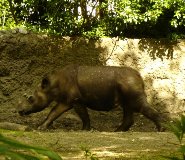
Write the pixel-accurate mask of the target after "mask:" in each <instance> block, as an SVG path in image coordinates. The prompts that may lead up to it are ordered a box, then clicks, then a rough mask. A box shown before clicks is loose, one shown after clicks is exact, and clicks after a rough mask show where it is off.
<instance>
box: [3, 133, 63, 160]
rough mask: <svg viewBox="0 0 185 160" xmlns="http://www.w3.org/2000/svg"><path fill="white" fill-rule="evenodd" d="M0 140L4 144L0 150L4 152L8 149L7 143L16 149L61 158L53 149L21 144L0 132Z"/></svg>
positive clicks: (54, 158) (57, 159) (56, 158)
mask: <svg viewBox="0 0 185 160" xmlns="http://www.w3.org/2000/svg"><path fill="white" fill-rule="evenodd" d="M0 142H3V143H4V144H5V145H4V146H3V147H2V148H0V152H3V151H4V152H5V153H6V152H7V151H8V150H9V149H7V147H6V145H7V146H10V147H11V148H12V149H17V150H20V149H24V150H29V151H32V150H34V151H35V152H37V153H39V154H42V155H45V156H48V157H49V158H50V159H52V160H61V159H62V158H61V157H60V156H59V155H58V154H56V153H55V152H53V151H50V150H48V149H44V148H41V147H36V146H30V145H26V144H22V143H20V142H18V141H15V140H12V139H10V138H7V137H4V136H3V135H1V134H0ZM7 153H8V152H7Z"/></svg>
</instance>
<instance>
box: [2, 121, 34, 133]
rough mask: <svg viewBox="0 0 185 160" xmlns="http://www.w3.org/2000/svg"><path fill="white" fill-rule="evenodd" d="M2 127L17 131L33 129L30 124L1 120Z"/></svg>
mask: <svg viewBox="0 0 185 160" xmlns="http://www.w3.org/2000/svg"><path fill="white" fill-rule="evenodd" d="M0 128H1V129H7V130H15V131H29V130H31V129H30V128H29V127H28V126H25V125H21V124H17V123H10V122H0Z"/></svg>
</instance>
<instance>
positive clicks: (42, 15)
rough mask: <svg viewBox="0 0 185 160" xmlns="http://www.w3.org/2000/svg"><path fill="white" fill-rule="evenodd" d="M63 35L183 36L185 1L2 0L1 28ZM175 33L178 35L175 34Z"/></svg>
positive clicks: (95, 36) (92, 36) (0, 4)
mask: <svg viewBox="0 0 185 160" xmlns="http://www.w3.org/2000/svg"><path fill="white" fill-rule="evenodd" d="M16 25H23V26H29V28H31V29H34V30H36V31H44V32H48V33H51V34H60V35H63V36H66V35H67V36H85V37H88V38H95V39H97V38H99V37H103V36H122V37H125V36H127V37H165V38H172V39H173V38H182V37H183V36H184V35H183V34H184V33H185V1H184V0H101V1H100V0H96V1H93V0H86V1H72V0H14V1H13V0H2V1H1V2H0V28H7V27H8V28H11V27H15V26H16ZM174 35H175V36H174Z"/></svg>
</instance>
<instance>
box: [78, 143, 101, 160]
mask: <svg viewBox="0 0 185 160" xmlns="http://www.w3.org/2000/svg"><path fill="white" fill-rule="evenodd" d="M81 150H82V151H84V156H85V159H86V160H88V159H90V160H99V158H97V157H96V155H95V154H92V152H91V151H90V149H88V148H87V147H85V146H81Z"/></svg>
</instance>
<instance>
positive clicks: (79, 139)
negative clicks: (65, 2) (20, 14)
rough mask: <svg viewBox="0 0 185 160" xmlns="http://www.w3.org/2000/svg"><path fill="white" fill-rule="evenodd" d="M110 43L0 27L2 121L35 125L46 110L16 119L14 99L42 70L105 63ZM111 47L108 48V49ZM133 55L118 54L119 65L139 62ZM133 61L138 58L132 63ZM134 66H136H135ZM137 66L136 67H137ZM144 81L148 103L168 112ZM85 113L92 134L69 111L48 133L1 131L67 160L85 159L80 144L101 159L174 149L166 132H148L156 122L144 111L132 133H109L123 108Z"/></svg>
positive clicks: (34, 82)
mask: <svg viewBox="0 0 185 160" xmlns="http://www.w3.org/2000/svg"><path fill="white" fill-rule="evenodd" d="M112 42H113V41H110V42H109V43H108V42H107V41H106V45H105V44H102V41H101V40H99V41H94V40H91V41H89V40H85V39H83V38H70V37H65V38H63V37H49V36H46V35H37V34H33V33H29V32H28V31H24V30H19V29H16V30H10V31H0V122H12V123H17V124H22V125H25V126H29V127H30V128H31V129H36V128H37V126H38V125H39V124H40V123H41V122H42V121H43V120H44V119H45V118H46V116H47V114H48V112H49V110H50V108H48V109H46V110H45V111H43V112H40V113H36V114H33V115H29V116H26V117H20V116H19V115H18V114H17V112H16V111H17V108H16V106H17V101H18V100H19V99H20V98H22V97H23V95H24V94H25V93H26V94H27V95H29V94H32V92H33V90H34V88H35V87H36V86H37V85H38V83H39V82H40V80H41V78H42V77H43V76H44V75H45V74H47V73H49V72H52V71H53V70H56V69H58V68H61V67H62V66H64V65H66V64H69V63H78V64H88V65H103V64H109V63H110V61H111V56H117V55H116V53H115V54H114V52H113V51H114V50H116V48H119V47H118V46H116V45H115V43H112ZM114 42H115V41H114ZM107 43H108V44H107ZM109 45H110V46H112V48H110V47H109V48H108V47H107V46H109ZM115 46H116V47H115ZM122 49H123V48H122ZM119 53H120V52H119ZM133 55H135V54H133ZM131 57H132V56H130V54H127V56H125V57H124V58H123V59H120V58H119V57H118V60H120V63H121V64H122V63H123V61H124V60H125V62H127V63H128V64H129V62H131V63H130V66H134V65H136V64H138V62H142V61H141V57H142V55H140V58H139V59H137V56H136V57H132V58H131ZM125 58H126V59H125ZM128 59H131V61H129V60H128ZM134 59H137V61H133V60H134ZM111 62H112V61H111ZM136 62H137V63H136ZM133 64H134V65H133ZM134 68H137V67H135V66H134ZM137 69H138V70H140V68H137ZM162 76H163V75H162ZM151 77H152V78H153V76H151ZM160 78H161V77H160ZM163 78H164V77H163ZM145 80H146V82H147V84H146V86H147V87H146V90H147V94H148V95H152V96H151V97H152V98H151V99H152V101H150V102H152V104H154V107H155V108H156V109H158V110H159V111H161V112H162V113H164V112H167V113H169V110H166V105H165V104H167V103H166V102H164V101H159V100H158V94H156V90H152V89H151V86H152V85H151V84H152V83H153V80H151V79H147V78H145ZM150 91H151V92H150ZM149 99H150V97H149ZM156 99H157V100H156ZM154 102H155V103H154ZM162 106H165V107H164V108H162ZM89 113H90V119H91V126H92V128H93V130H94V131H95V132H94V131H93V132H79V131H80V129H81V127H82V123H81V121H80V120H79V118H78V117H77V116H76V114H75V113H74V111H73V110H71V111H69V112H67V113H65V114H64V115H62V116H61V117H60V118H59V119H57V120H56V121H55V122H54V124H53V128H51V129H50V130H49V132H38V131H36V132H35V131H34V132H13V133H12V132H10V133H9V132H5V131H1V132H3V133H4V134H6V135H8V136H10V137H11V136H12V137H13V138H16V139H18V140H21V141H23V142H26V143H30V144H41V145H43V146H46V147H49V148H53V149H54V150H55V151H57V152H59V153H60V154H61V156H63V157H64V158H65V157H66V158H65V159H83V158H84V155H83V153H84V152H83V151H82V150H81V149H80V146H81V145H83V144H84V145H87V148H89V149H90V150H91V151H92V153H96V154H97V155H98V157H100V158H101V159H139V158H138V157H141V159H142V157H145V159H151V157H153V158H152V159H155V157H157V158H156V159H158V158H159V157H160V155H161V154H162V155H163V153H165V152H169V151H172V149H173V147H174V146H172V145H169V144H167V142H168V140H169V139H173V138H172V137H173V136H172V135H171V134H169V133H156V132H154V133H150V132H153V131H156V129H155V126H154V124H153V123H152V122H151V121H149V120H148V119H146V118H145V117H143V116H142V115H136V116H135V124H134V126H133V127H132V128H131V130H130V131H131V132H127V133H113V131H114V130H115V129H116V128H117V127H118V126H119V125H120V123H121V120H122V110H121V109H116V110H114V111H110V112H97V111H92V110H89ZM53 129H54V130H53ZM69 131H70V132H69ZM98 131H101V132H98ZM133 131H134V132H133ZM138 131H139V132H140V133H138ZM110 132H111V133H110ZM135 132H136V133H135ZM145 132H146V133H145ZM172 141H175V140H174V139H173V140H172ZM140 153H141V154H140ZM150 153H151V154H150ZM170 153H171V152H170ZM84 159H85V158H84Z"/></svg>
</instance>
